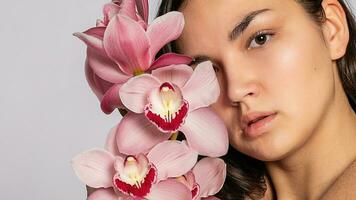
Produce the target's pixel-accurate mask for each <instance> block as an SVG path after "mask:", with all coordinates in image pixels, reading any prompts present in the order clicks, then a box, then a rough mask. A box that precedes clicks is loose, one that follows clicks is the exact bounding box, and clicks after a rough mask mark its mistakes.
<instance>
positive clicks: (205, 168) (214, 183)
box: [177, 157, 226, 200]
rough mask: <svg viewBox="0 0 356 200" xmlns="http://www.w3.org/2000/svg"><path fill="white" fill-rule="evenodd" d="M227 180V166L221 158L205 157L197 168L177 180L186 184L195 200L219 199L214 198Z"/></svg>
mask: <svg viewBox="0 0 356 200" xmlns="http://www.w3.org/2000/svg"><path fill="white" fill-rule="evenodd" d="M225 178H226V164H225V163H224V161H223V160H222V159H220V158H209V157H205V158H203V159H201V160H200V161H199V162H198V163H197V164H196V165H195V167H194V168H193V169H192V170H191V171H189V172H188V173H186V174H184V175H183V176H181V177H178V178H177V179H178V180H179V181H180V182H182V183H184V185H186V186H187V187H188V188H189V190H190V191H191V194H192V199H193V200H200V199H205V200H207V199H210V200H212V199H218V198H216V197H213V196H212V195H215V194H216V193H218V192H219V191H220V189H221V188H222V186H223V185H224V182H225Z"/></svg>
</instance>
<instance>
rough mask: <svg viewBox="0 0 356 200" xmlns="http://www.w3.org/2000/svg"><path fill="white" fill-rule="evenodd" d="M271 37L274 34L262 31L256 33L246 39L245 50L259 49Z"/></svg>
mask: <svg viewBox="0 0 356 200" xmlns="http://www.w3.org/2000/svg"><path fill="white" fill-rule="evenodd" d="M273 36H274V33H273V32H271V31H265V30H264V31H258V32H256V33H255V34H253V35H252V36H251V37H250V38H249V39H248V42H247V44H246V47H247V49H255V48H261V47H263V46H264V45H265V44H266V42H268V41H269V40H270V39H271V38H272V37H273Z"/></svg>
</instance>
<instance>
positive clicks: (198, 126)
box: [116, 61, 228, 157]
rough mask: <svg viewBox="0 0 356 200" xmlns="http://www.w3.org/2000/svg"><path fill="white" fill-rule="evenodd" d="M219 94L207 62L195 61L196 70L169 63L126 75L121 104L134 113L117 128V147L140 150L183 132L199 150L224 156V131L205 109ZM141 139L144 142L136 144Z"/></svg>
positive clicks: (121, 149) (132, 151)
mask: <svg viewBox="0 0 356 200" xmlns="http://www.w3.org/2000/svg"><path fill="white" fill-rule="evenodd" d="M219 93H220V88H219V84H218V80H217V78H216V75H215V71H214V69H213V67H212V64H211V62H210V61H207V62H203V63H201V64H199V65H198V66H197V67H196V68H195V70H194V71H193V69H192V68H191V67H190V66H188V65H171V66H168V67H164V68H160V69H156V70H153V71H152V74H143V75H140V76H136V77H134V78H132V79H130V80H129V81H128V82H126V83H125V84H124V85H123V86H122V87H121V89H120V98H121V100H122V103H123V104H124V105H125V107H126V108H127V109H129V110H131V111H132V113H128V114H127V115H126V116H124V117H123V119H122V121H121V123H120V124H119V126H118V128H117V135H116V139H117V143H118V146H119V147H120V151H122V152H124V153H126V154H136V153H137V152H144V151H147V150H148V149H150V148H152V147H153V146H154V145H155V144H157V143H159V142H161V141H163V140H167V139H169V138H170V137H171V135H172V133H175V132H177V131H181V132H183V133H184V135H185V137H186V139H187V142H188V144H189V146H190V147H191V148H193V149H194V150H196V151H197V152H198V153H199V154H201V155H206V156H211V157H218V156H222V155H224V154H226V152H227V149H228V135H227V129H226V127H225V125H224V123H223V121H222V120H221V119H220V118H219V117H218V115H217V114H216V113H215V112H213V111H212V110H211V108H209V107H208V106H209V105H211V104H212V103H214V102H215V101H216V100H217V99H218V97H219ZM139 140H141V141H144V142H140V143H139V144H138V143H137V141H139Z"/></svg>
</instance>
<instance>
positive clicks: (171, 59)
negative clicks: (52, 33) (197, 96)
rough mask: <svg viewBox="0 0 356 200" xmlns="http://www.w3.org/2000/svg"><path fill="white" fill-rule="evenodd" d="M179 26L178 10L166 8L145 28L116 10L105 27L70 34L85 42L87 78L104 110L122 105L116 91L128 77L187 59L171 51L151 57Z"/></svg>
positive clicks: (171, 37)
mask: <svg viewBox="0 0 356 200" xmlns="http://www.w3.org/2000/svg"><path fill="white" fill-rule="evenodd" d="M127 1H129V0H127ZM124 2H125V1H124ZM108 15H109V14H108ZM183 27H184V18H183V15H182V14H181V13H180V12H169V13H167V14H165V15H163V16H160V17H158V18H156V19H155V20H154V21H153V22H152V23H151V24H150V25H148V27H147V30H145V29H144V28H143V27H142V26H141V24H140V23H139V22H137V21H135V20H134V19H132V18H130V17H128V16H127V15H123V14H120V13H119V14H116V15H114V16H112V17H111V18H110V21H109V22H108V26H107V27H95V28H91V29H89V30H87V31H85V32H83V33H75V34H74V35H75V36H77V37H78V38H79V39H81V40H82V41H84V42H85V43H86V44H87V46H88V49H87V62H86V68H88V69H87V70H86V71H87V72H88V73H87V74H89V75H90V77H87V80H88V81H89V85H90V86H91V87H92V89H93V91H94V92H95V94H96V95H97V97H98V98H99V100H100V101H101V108H102V110H103V111H104V112H105V113H107V114H109V113H111V112H112V111H113V110H114V109H115V108H122V107H123V106H122V103H121V101H120V99H119V97H118V91H119V90H120V88H121V86H122V84H123V83H125V82H126V81H127V80H128V79H129V78H131V77H133V76H135V75H139V74H142V73H145V72H150V71H151V70H153V69H157V68H160V67H164V66H168V65H171V64H188V63H190V62H191V58H190V57H188V56H184V55H179V54H175V53H167V54H163V55H162V56H160V57H159V58H157V59H156V60H155V56H156V54H157V53H158V51H159V50H160V49H161V48H162V47H163V46H164V45H165V44H167V43H168V42H170V41H172V40H175V39H177V38H178V37H179V35H180V34H181V32H182V30H183ZM108 84H109V85H110V84H111V87H110V88H109V89H108V88H107V87H105V89H106V90H103V88H104V87H103V85H108ZM99 88H100V89H99ZM101 92H104V94H103V93H101Z"/></svg>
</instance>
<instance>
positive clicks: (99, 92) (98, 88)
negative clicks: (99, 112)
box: [85, 59, 113, 101]
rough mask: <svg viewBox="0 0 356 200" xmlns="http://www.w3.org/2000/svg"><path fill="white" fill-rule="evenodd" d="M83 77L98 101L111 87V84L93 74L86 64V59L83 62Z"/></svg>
mask: <svg viewBox="0 0 356 200" xmlns="http://www.w3.org/2000/svg"><path fill="white" fill-rule="evenodd" d="M85 77H86V80H87V82H88V84H89V86H90V88H91V89H92V91H93V92H94V94H95V95H96V96H97V97H98V99H99V100H100V101H101V100H102V99H103V95H104V93H105V92H106V91H107V90H108V89H109V88H110V87H111V86H112V85H113V84H112V83H110V82H107V81H105V80H103V79H101V78H100V77H99V76H97V75H96V74H95V73H94V71H93V69H92V68H91V67H90V65H89V63H88V59H87V60H86V61H85Z"/></svg>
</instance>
